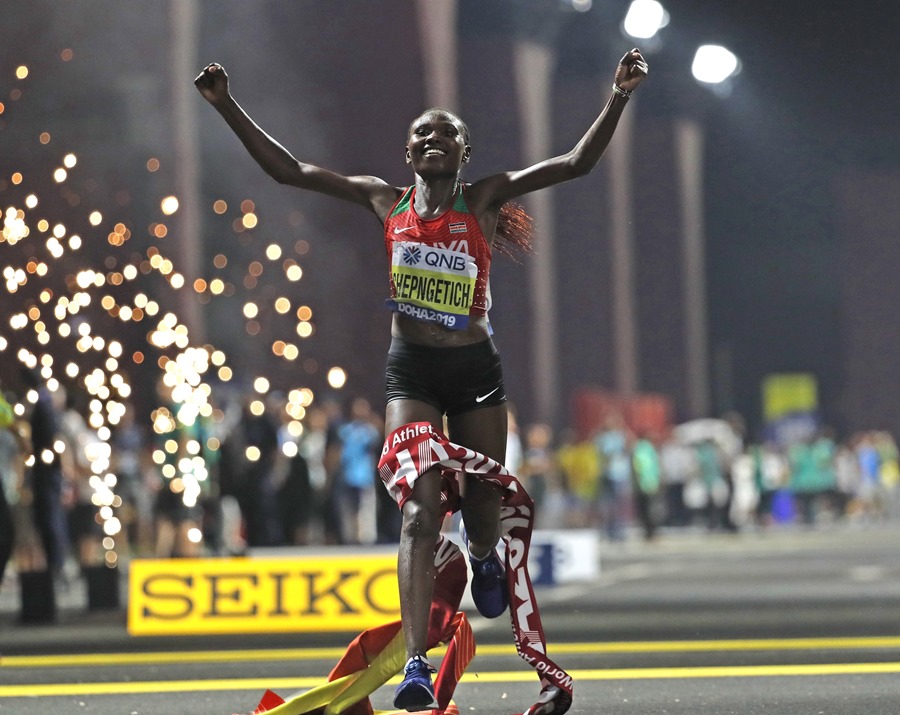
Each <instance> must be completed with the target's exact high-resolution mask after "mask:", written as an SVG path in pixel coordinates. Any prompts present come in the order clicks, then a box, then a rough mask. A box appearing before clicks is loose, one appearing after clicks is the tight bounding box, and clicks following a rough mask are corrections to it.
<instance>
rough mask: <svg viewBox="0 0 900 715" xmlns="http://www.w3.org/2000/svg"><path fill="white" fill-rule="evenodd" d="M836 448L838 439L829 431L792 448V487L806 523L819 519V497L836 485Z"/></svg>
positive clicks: (789, 454)
mask: <svg viewBox="0 0 900 715" xmlns="http://www.w3.org/2000/svg"><path fill="white" fill-rule="evenodd" d="M834 451H835V447H834V442H833V441H832V439H831V437H830V435H828V434H826V433H821V434H818V435H815V436H814V437H813V438H812V439H810V440H808V441H806V442H798V443H797V444H795V445H792V446H791V448H790V449H789V451H788V459H789V460H790V465H791V480H790V490H791V492H792V493H793V495H794V498H795V500H796V501H797V504H798V508H799V510H800V516H801V518H802V520H803V522H804V523H806V524H814V523H815V522H816V518H817V514H818V511H819V508H820V504H819V501H820V499H819V497H821V496H822V495H825V494H827V493H830V492H832V491H833V490H834V488H835V476H834V463H833V461H834Z"/></svg>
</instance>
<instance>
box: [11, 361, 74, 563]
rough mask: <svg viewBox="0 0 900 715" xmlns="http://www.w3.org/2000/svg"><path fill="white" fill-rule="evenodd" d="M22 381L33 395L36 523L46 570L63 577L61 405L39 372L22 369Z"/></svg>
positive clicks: (65, 536)
mask: <svg viewBox="0 0 900 715" xmlns="http://www.w3.org/2000/svg"><path fill="white" fill-rule="evenodd" d="M22 379H23V381H24V383H25V385H26V386H27V387H28V388H29V390H30V391H31V392H32V395H33V396H34V405H33V407H32V411H31V418H30V427H31V454H32V456H33V460H34V464H33V466H32V468H31V498H32V513H33V515H34V524H35V528H36V529H37V532H38V535H39V537H40V541H41V545H42V546H43V549H44V555H45V558H46V562H47V568H48V569H49V570H50V571H51V573H52V574H53V575H54V576H55V577H61V576H62V575H63V568H64V566H65V564H66V559H67V557H68V555H69V549H70V543H71V542H70V540H69V520H68V515H67V513H66V509H65V504H64V500H65V499H66V484H65V481H64V476H63V470H62V465H61V462H60V456H59V451H58V449H59V445H58V444H57V442H58V441H59V439H60V424H59V417H60V416H59V405H58V404H57V403H56V402H55V400H54V396H53V395H52V394H51V392H50V390H49V389H47V386H46V385H45V384H44V382H43V380H42V379H41V375H40V372H39V371H38V370H37V369H31V368H23V371H22Z"/></svg>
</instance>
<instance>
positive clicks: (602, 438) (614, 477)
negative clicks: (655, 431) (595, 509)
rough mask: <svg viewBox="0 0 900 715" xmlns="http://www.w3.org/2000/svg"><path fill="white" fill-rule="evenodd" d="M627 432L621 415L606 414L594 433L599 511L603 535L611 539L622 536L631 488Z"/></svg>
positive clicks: (622, 537)
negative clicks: (599, 484)
mask: <svg viewBox="0 0 900 715" xmlns="http://www.w3.org/2000/svg"><path fill="white" fill-rule="evenodd" d="M630 441H631V435H630V434H629V432H628V428H627V427H626V425H625V420H624V419H622V416H621V415H618V414H613V415H610V416H609V417H607V419H606V421H605V423H604V426H603V431H602V432H600V434H599V435H597V441H596V449H597V451H598V452H599V454H600V459H601V464H602V465H603V472H602V484H603V486H602V492H601V496H600V501H601V513H602V517H603V524H604V528H605V531H606V535H607V537H609V539H610V540H611V541H621V540H623V539H624V538H625V521H626V519H627V517H628V513H629V509H628V499H629V495H630V490H631V467H632V465H631V445H630Z"/></svg>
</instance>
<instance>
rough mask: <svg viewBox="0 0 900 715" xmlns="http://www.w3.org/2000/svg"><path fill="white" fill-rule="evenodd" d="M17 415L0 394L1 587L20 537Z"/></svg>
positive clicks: (19, 458) (19, 460)
mask: <svg viewBox="0 0 900 715" xmlns="http://www.w3.org/2000/svg"><path fill="white" fill-rule="evenodd" d="M15 417H16V415H15V413H14V412H13V408H12V405H10V404H9V402H8V401H7V399H6V398H5V397H4V396H3V395H2V394H0V588H2V587H3V575H4V574H5V573H6V565H7V564H8V563H9V558H10V556H12V552H13V547H14V545H15V539H16V530H15V525H14V523H13V513H12V508H11V505H12V504H14V503H15V502H16V501H17V498H18V491H19V470H18V468H17V463H19V462H21V457H20V455H19V445H18V441H17V439H16V437H15V435H14V434H13V432H12V429H13V425H14V424H15Z"/></svg>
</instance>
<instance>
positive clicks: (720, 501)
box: [696, 439, 730, 529]
mask: <svg viewBox="0 0 900 715" xmlns="http://www.w3.org/2000/svg"><path fill="white" fill-rule="evenodd" d="M696 449H697V461H698V464H699V467H700V483H701V484H702V486H703V489H704V491H705V495H706V499H705V504H704V511H705V512H706V526H707V528H709V529H720V528H724V527H727V526H728V524H729V519H728V503H729V501H730V495H729V491H730V490H729V486H728V481H727V478H726V474H727V473H728V467H727V466H726V465H725V464H724V462H725V456H724V454H723V453H722V450H721V449H720V448H719V446H718V445H717V444H716V442H715V440H713V439H704V440H702V441H700V442H699V443H698V444H697V446H696Z"/></svg>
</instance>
